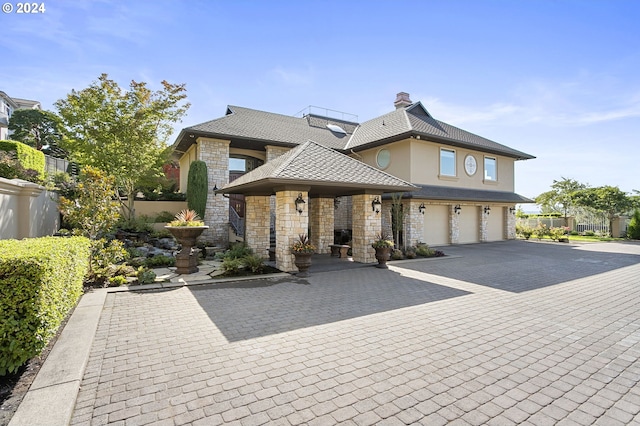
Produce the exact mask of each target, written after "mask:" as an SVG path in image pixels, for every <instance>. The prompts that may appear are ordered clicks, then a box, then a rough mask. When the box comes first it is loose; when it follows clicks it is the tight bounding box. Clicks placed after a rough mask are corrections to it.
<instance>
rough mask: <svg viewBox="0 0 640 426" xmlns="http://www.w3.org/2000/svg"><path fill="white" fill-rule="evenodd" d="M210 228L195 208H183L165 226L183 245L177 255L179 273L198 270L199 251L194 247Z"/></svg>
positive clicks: (190, 272) (177, 271)
mask: <svg viewBox="0 0 640 426" xmlns="http://www.w3.org/2000/svg"><path fill="white" fill-rule="evenodd" d="M208 228H209V227H208V226H205V224H204V222H203V221H202V220H200V217H199V216H198V214H197V213H196V212H195V211H193V210H182V211H181V212H180V213H178V214H177V215H176V216H175V218H174V220H172V221H171V222H169V223H168V224H167V226H165V229H167V230H168V231H169V232H171V234H172V235H173V236H174V237H175V239H176V240H178V243H180V245H181V246H182V249H181V250H180V252H179V253H178V254H177V255H176V273H177V274H193V273H195V272H198V253H197V251H195V250H194V249H193V248H194V246H195V245H196V239H197V238H198V237H199V236H200V234H202V231H204V230H205V229H208Z"/></svg>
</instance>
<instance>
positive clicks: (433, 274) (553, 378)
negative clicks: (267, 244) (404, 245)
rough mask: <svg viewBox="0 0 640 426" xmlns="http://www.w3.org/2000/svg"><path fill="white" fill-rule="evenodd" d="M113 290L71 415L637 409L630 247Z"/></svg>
mask: <svg viewBox="0 0 640 426" xmlns="http://www.w3.org/2000/svg"><path fill="white" fill-rule="evenodd" d="M445 251H446V252H447V254H451V255H456V256H451V257H449V258H443V259H435V260H424V261H419V262H411V263H399V264H395V265H392V266H391V267H390V269H389V270H379V269H376V268H373V267H371V268H360V269H353V270H348V271H336V272H325V273H317V274H314V273H313V267H312V269H311V272H312V275H311V277H309V278H308V279H304V280H303V279H296V278H293V277H292V278H286V279H278V280H272V281H269V280H263V281H254V282H251V283H238V284H235V285H218V286H216V285H206V286H198V287H182V288H178V289H174V290H165V291H151V292H128V293H111V294H109V295H108V296H107V301H106V304H105V306H104V310H103V313H102V316H101V319H100V323H99V326H98V331H97V335H96V339H95V341H94V344H93V348H92V351H91V355H90V358H89V364H88V367H87V370H86V373H85V377H84V379H83V382H82V387H81V391H80V393H79V395H78V399H77V403H76V408H75V411H74V415H73V419H72V424H87V423H93V424H106V423H113V424H126V425H129V424H136V425H142V424H169V425H173V424H189V423H192V424H203V425H212V424H222V423H225V424H241V425H257V424H285V425H288V424H319V425H329V424H357V425H365V424H412V423H415V424H427V425H437V424H445V423H448V422H450V424H533V425H544V424H580V425H585V424H594V423H595V424H603V425H617V424H632V423H637V424H640V414H639V412H640V386H638V381H639V380H640V362H639V360H638V358H639V356H640V263H639V262H640V245H637V244H636V245H634V244H623V243H603V244H581V245H573V244H559V243H556V244H549V243H536V242H522V241H510V242H500V243H489V244H477V245H470V246H459V247H448V248H446V249H445Z"/></svg>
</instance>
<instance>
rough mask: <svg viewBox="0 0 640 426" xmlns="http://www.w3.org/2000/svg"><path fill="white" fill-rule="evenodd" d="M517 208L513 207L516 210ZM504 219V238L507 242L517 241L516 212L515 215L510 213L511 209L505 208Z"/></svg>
mask: <svg viewBox="0 0 640 426" xmlns="http://www.w3.org/2000/svg"><path fill="white" fill-rule="evenodd" d="M515 207H516V206H513V208H514V209H515ZM502 210H503V215H504V216H503V217H504V236H505V238H506V239H507V240H515V239H516V214H515V210H514V211H513V213H511V212H510V211H509V207H503V208H502Z"/></svg>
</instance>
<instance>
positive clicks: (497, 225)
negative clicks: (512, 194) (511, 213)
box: [487, 207, 504, 241]
mask: <svg viewBox="0 0 640 426" xmlns="http://www.w3.org/2000/svg"><path fill="white" fill-rule="evenodd" d="M503 239H504V207H493V208H492V209H491V213H489V216H487V241H501V240H503Z"/></svg>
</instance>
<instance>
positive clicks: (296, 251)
mask: <svg viewBox="0 0 640 426" xmlns="http://www.w3.org/2000/svg"><path fill="white" fill-rule="evenodd" d="M315 251H316V247H315V246H314V245H313V244H311V242H310V241H309V237H308V236H307V235H306V234H300V235H298V240H297V241H296V242H295V243H293V244H292V245H291V253H292V254H293V255H294V256H295V261H294V263H295V265H296V267H297V268H298V271H299V272H298V274H297V276H299V277H308V276H309V272H308V271H309V267H310V266H311V255H312V254H313V253H314V252H315Z"/></svg>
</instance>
